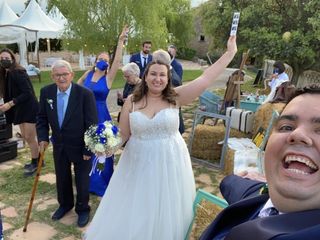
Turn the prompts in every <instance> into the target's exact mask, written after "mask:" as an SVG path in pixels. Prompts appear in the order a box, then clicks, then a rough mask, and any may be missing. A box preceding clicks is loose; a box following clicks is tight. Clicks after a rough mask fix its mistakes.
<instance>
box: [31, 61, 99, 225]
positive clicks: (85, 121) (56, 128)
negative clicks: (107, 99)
mask: <svg viewBox="0 0 320 240" xmlns="http://www.w3.org/2000/svg"><path fill="white" fill-rule="evenodd" d="M51 77H52V79H53V81H54V82H55V83H54V84H51V85H48V86H46V87H44V88H42V89H41V92H40V111H39V114H38V118H37V135H38V141H39V145H40V148H41V149H45V148H46V147H47V146H48V144H49V127H50V128H51V131H52V137H51V142H52V145H53V158H54V165H55V171H56V185H57V195H58V202H59V208H58V209H57V210H56V211H55V213H54V214H53V215H52V219H53V220H59V219H61V218H62V217H63V216H64V215H65V214H66V213H67V212H69V211H70V210H71V209H72V208H73V206H74V196H73V188H72V174H71V163H72V164H73V167H74V174H75V183H76V189H77V196H76V204H75V211H76V213H77V214H78V226H79V227H84V226H85V225H86V224H87V223H88V221H89V212H90V207H89V205H88V202H89V172H90V169H91V163H90V161H89V159H90V156H91V153H90V152H89V151H88V150H86V148H85V144H84V132H85V131H86V130H87V129H88V128H89V126H90V125H92V124H96V123H97V122H98V118H97V112H96V105H95V99H94V96H93V94H92V92H91V91H89V90H88V89H86V88H84V87H82V86H80V85H77V84H75V83H72V80H73V77H74V73H73V71H72V69H71V66H70V64H69V63H68V62H66V61H64V60H58V61H56V62H55V63H54V65H53V67H52V73H51Z"/></svg>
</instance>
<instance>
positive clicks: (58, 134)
mask: <svg viewBox="0 0 320 240" xmlns="http://www.w3.org/2000/svg"><path fill="white" fill-rule="evenodd" d="M49 101H52V106H50V104H49ZM97 122H98V117H97V110H96V104H95V99H94V96H93V93H92V92H91V91H90V90H88V89H86V88H84V87H82V86H80V85H78V84H75V83H73V84H72V88H71V91H70V96H69V101H68V106H67V109H66V113H65V116H64V120H63V123H62V126H61V129H60V127H59V123H58V113H57V85H56V84H51V85H48V86H46V87H44V88H42V89H41V91H40V111H39V113H38V117H37V135H38V141H39V142H40V141H47V142H49V126H50V128H51V131H52V137H51V141H52V145H53V147H54V148H55V149H56V150H57V149H59V150H61V149H62V148H64V150H65V151H67V152H68V153H69V154H70V155H77V157H75V158H74V159H79V158H80V159H82V155H83V154H85V155H90V154H91V153H90V152H89V151H88V150H87V149H86V148H85V144H84V133H85V131H86V130H87V129H88V128H89V126H91V125H92V124H96V123H97Z"/></svg>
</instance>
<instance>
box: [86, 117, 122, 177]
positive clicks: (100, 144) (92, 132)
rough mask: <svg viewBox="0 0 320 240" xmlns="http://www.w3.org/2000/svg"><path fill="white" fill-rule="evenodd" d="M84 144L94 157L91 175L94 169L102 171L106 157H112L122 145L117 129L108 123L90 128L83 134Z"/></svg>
mask: <svg viewBox="0 0 320 240" xmlns="http://www.w3.org/2000/svg"><path fill="white" fill-rule="evenodd" d="M84 142H85V144H86V147H87V149H88V150H90V151H91V152H93V153H94V154H95V155H96V158H95V159H94V162H93V168H92V170H91V173H92V172H93V171H95V168H97V169H98V170H100V171H102V170H103V168H104V163H105V159H106V157H107V156H111V155H113V154H114V153H115V152H116V151H117V150H118V149H119V148H120V147H121V145H122V140H121V136H120V132H119V129H118V127H117V126H115V125H113V124H112V122H109V121H105V122H104V123H100V124H97V125H92V126H90V127H89V129H88V130H87V131H86V132H85V134H84Z"/></svg>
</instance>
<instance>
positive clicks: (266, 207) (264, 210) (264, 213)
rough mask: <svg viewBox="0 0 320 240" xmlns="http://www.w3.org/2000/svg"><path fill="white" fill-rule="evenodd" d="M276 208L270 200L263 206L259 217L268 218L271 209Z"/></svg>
mask: <svg viewBox="0 0 320 240" xmlns="http://www.w3.org/2000/svg"><path fill="white" fill-rule="evenodd" d="M270 208H275V206H274V205H273V203H272V201H271V199H270V198H269V199H268V201H267V202H266V204H265V205H264V206H263V208H262V209H261V210H260V212H259V215H258V217H268V216H269V211H268V210H269V209H270ZM279 214H283V213H282V212H279Z"/></svg>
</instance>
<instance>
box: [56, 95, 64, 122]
mask: <svg viewBox="0 0 320 240" xmlns="http://www.w3.org/2000/svg"><path fill="white" fill-rule="evenodd" d="M65 95H66V93H64V92H60V93H58V96H57V103H58V104H57V108H58V109H57V110H58V122H59V127H60V128H61V126H62V122H63V118H64V96H65Z"/></svg>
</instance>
